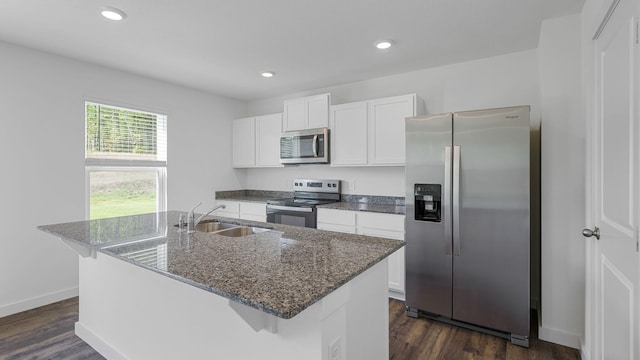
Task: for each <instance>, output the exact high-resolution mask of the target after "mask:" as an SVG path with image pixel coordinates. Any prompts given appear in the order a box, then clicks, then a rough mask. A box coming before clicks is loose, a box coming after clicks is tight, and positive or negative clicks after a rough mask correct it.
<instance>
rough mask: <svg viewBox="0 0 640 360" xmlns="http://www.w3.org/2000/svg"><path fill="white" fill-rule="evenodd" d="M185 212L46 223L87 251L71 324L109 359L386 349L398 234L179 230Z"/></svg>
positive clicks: (378, 359) (363, 353)
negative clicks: (390, 278)
mask: <svg viewBox="0 0 640 360" xmlns="http://www.w3.org/2000/svg"><path fill="white" fill-rule="evenodd" d="M179 214H180V213H179V212H177V211H169V212H163V213H154V214H145V215H137V216H126V217H120V218H112V219H103V220H92V221H79V222H73V223H66V224H56V225H45V226H39V227H38V228H39V229H40V230H42V231H45V232H48V233H50V234H52V235H55V236H58V237H60V239H61V240H63V241H64V243H65V244H67V245H68V246H69V247H71V248H72V249H74V250H75V251H76V252H77V253H78V254H79V255H80V256H79V258H78V263H79V265H78V266H79V287H78V288H79V296H80V308H79V319H78V322H76V324H75V333H76V335H77V336H79V337H80V338H81V339H82V340H84V341H85V342H86V343H88V344H89V345H90V346H91V347H93V348H94V349H96V350H97V351H98V352H99V353H100V354H101V355H103V356H104V357H105V358H107V359H274V360H275V359H278V360H297V359H309V360H325V359H329V358H330V356H329V354H330V353H331V357H332V358H340V359H373V360H383V359H388V358H389V322H388V315H389V313H388V311H389V309H388V306H389V300H388V281H387V273H388V262H389V261H388V260H387V257H388V256H389V255H390V254H392V253H393V252H394V251H395V250H397V249H399V248H401V247H402V246H404V242H403V241H397V240H389V239H383V238H377V237H369V236H359V235H350V234H342V233H336V232H330V231H322V230H316V229H308V228H301V227H292V226H287V225H280V224H267V223H263V222H251V221H245V220H236V219H229V218H222V217H214V216H211V217H209V219H216V220H220V221H223V222H231V223H236V224H241V225H249V226H255V227H263V228H270V229H272V230H271V231H265V232H257V233H254V234H251V235H247V236H242V237H225V236H222V235H216V234H215V233H204V232H196V233H194V234H187V233H185V232H179V231H178V228H177V227H175V226H174V224H176V223H177V222H178V216H179Z"/></svg>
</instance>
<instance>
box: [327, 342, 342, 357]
mask: <svg viewBox="0 0 640 360" xmlns="http://www.w3.org/2000/svg"><path fill="white" fill-rule="evenodd" d="M329 360H342V338H339V337H338V338H336V339H335V340H333V342H332V343H331V344H330V345H329Z"/></svg>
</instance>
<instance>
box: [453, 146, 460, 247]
mask: <svg viewBox="0 0 640 360" xmlns="http://www.w3.org/2000/svg"><path fill="white" fill-rule="evenodd" d="M452 202H453V206H452V209H453V256H460V146H454V147H453V201H452Z"/></svg>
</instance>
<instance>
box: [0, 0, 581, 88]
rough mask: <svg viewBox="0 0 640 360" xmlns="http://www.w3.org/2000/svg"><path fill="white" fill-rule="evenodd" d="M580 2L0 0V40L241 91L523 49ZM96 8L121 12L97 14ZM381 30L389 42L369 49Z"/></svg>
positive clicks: (322, 83) (315, 84) (324, 82)
mask: <svg viewBox="0 0 640 360" xmlns="http://www.w3.org/2000/svg"><path fill="white" fill-rule="evenodd" d="M583 3H584V0H55V1H52V0H1V1H0V40H3V41H6V42H10V43H15V44H20V45H24V46H27V47H32V48H36V49H41V50H45V51H48V52H52V53H56V54H61V55H65V56H68V57H72V58H76V59H80V60H84V61H88V62H91V63H96V64H101V65H104V66H108V67H112V68H116V69H121V70H125V71H129V72H132V73H137V74H141V75H145V76H149V77H152V78H157V79H161V80H165V81H169V82H173V83H177V84H182V85H185V86H188V87H192V88H196V89H201V90H205V91H208V92H212V93H216V94H220V95H224V96H228V97H231V98H237V99H242V100H253V99H259V98H265V97H272V96H278V95H283V94H287V93H293V92H297V91H304V90H310V89H316V88H321V87H326V86H330V85H337V84H341V83H347V82H352V81H358V80H364V79H370V78H375V77H380V76H385V75H391V74H397V73H402V72H407V71H412V70H418V69H424V68H429V67H433V66H438V65H444V64H451V63H456V62H461V61H466V60H472V59H478V58H484V57H488V56H494V55H499V54H505V53H510V52H515V51H521V50H526V49H533V48H536V47H537V44H538V36H539V32H540V22H541V20H543V19H547V18H553V17H558V16H563V15H569V14H573V13H578V12H580V10H581V9H582V5H583ZM102 6H112V7H116V8H119V9H121V10H123V11H124V12H125V13H127V15H128V18H127V19H126V20H124V21H120V22H114V21H110V20H107V19H105V18H103V17H102V16H101V15H100V12H99V10H100V7H102ZM384 38H390V39H393V40H394V41H395V46H394V47H393V48H392V49H390V50H387V51H380V50H377V49H376V48H375V47H374V46H373V43H374V41H376V40H378V39H384ZM0 66H1V64H0ZM264 70H272V71H275V72H276V76H275V77H274V78H271V79H265V78H262V77H261V76H260V73H261V72H262V71H264Z"/></svg>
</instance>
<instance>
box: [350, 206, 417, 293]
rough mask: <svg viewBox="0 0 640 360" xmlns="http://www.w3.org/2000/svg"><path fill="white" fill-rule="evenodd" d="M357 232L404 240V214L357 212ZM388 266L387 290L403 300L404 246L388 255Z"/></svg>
mask: <svg viewBox="0 0 640 360" xmlns="http://www.w3.org/2000/svg"><path fill="white" fill-rule="evenodd" d="M358 234H361V235H368V236H378V237H384V238H389V239H396V240H403V241H404V215H396V214H381V213H365V212H361V213H358ZM388 266H389V274H388V276H389V279H388V280H389V290H391V292H390V295H389V296H391V297H395V298H399V299H401V300H404V292H405V260H404V248H400V249H398V250H397V251H396V252H394V253H393V254H391V255H389V257H388Z"/></svg>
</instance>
